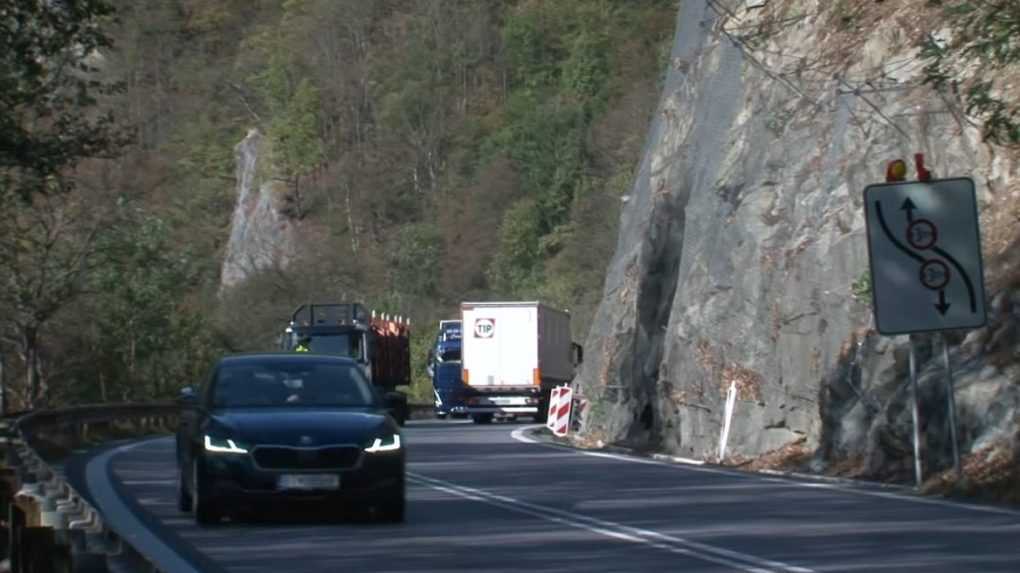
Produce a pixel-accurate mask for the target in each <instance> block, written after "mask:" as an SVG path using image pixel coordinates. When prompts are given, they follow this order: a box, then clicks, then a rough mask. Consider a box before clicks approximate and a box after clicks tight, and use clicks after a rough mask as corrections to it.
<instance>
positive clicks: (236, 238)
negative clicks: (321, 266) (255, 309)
mask: <svg viewBox="0 0 1020 573" xmlns="http://www.w3.org/2000/svg"><path fill="white" fill-rule="evenodd" d="M264 147H265V145H264V138H263V136H262V134H261V133H259V132H258V130H255V129H253V130H251V131H249V132H248V135H247V136H246V137H245V138H244V140H242V141H241V142H240V143H238V144H237V147H235V148H234V154H235V157H236V158H237V206H236V207H235V208H234V215H233V219H232V220H231V222H230V240H229V242H228V243H227V252H226V255H225V256H224V259H223V268H222V272H221V275H220V287H221V288H230V287H233V286H235V285H238V284H240V283H241V282H243V281H244V280H245V279H246V278H248V276H250V275H251V274H252V273H255V272H257V271H261V270H265V269H269V268H273V267H275V266H279V267H286V266H287V264H288V263H289V262H290V261H291V260H292V258H293V252H294V251H293V249H294V228H293V224H292V223H291V221H290V219H289V218H288V217H286V216H285V215H283V214H282V208H281V206H282V202H283V199H284V197H285V191H284V190H283V189H282V185H281V184H280V183H278V182H275V181H273V180H271V179H270V178H269V177H266V176H265V175H264V174H265V173H271V171H272V168H271V167H270V166H267V165H266V163H267V160H266V158H265V156H266V155H267V154H266V153H265V149H264Z"/></svg>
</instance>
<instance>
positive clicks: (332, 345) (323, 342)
mask: <svg viewBox="0 0 1020 573" xmlns="http://www.w3.org/2000/svg"><path fill="white" fill-rule="evenodd" d="M360 341H361V337H360V336H351V335H349V334H316V335H315V336H312V337H311V339H310V341H309V350H311V351H312V352H315V353H317V354H334V355H337V356H345V357H347V358H361V346H360V344H359V342H360Z"/></svg>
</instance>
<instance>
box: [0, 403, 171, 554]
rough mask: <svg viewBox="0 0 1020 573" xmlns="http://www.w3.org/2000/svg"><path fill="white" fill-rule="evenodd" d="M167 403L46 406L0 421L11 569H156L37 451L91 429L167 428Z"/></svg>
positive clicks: (73, 441)
mask: <svg viewBox="0 0 1020 573" xmlns="http://www.w3.org/2000/svg"><path fill="white" fill-rule="evenodd" d="M177 415H178V407H177V405H176V404H174V403H172V402H158V403H148V404H116V405H107V406H79V407H74V408H64V409H59V410H44V411H37V412H32V413H28V414H24V415H21V416H19V417H17V418H8V419H6V420H3V421H2V422H0V434H2V437H0V509H2V511H3V516H2V517H3V518H4V523H3V526H4V527H3V529H4V530H5V531H4V532H3V533H5V535H3V536H2V537H3V539H0V547H2V548H3V549H4V554H5V555H6V556H7V558H6V560H5V563H6V565H7V570H8V571H12V572H14V573H28V572H32V573H46V572H53V573H64V572H67V573H86V572H93V571H96V572H100V571H102V572H105V571H157V569H156V568H155V566H154V565H152V564H151V563H149V562H148V560H147V559H146V558H145V557H144V556H143V555H141V554H139V553H138V552H137V551H135V550H134V549H133V548H132V547H131V546H130V544H128V543H125V542H124V541H123V538H122V536H121V535H120V534H119V533H118V532H116V531H113V530H112V529H110V528H109V527H107V526H106V524H104V523H103V520H102V518H101V515H100V513H99V511H97V509H96V508H95V507H93V506H92V505H91V504H89V502H88V501H86V500H85V499H84V498H83V497H82V496H81V494H80V493H79V492H78V491H76V490H75V489H74V488H73V487H72V486H71V485H70V484H69V483H68V482H67V480H66V479H65V478H64V476H63V475H61V474H60V472H58V471H56V470H55V469H54V468H53V467H52V466H51V465H50V464H49V463H48V462H47V461H46V460H45V459H43V456H41V455H40V454H39V451H38V449H39V448H40V445H45V446H46V447H52V446H53V445H54V444H58V445H63V446H65V447H73V446H75V445H80V444H82V443H84V442H86V441H87V440H88V439H89V437H90V434H93V435H94V434H95V433H97V432H99V431H110V430H114V431H116V432H118V433H122V434H135V435H140V434H142V433H156V432H166V431H168V430H169V429H170V428H172V427H173V426H174V425H175V422H176V419H177Z"/></svg>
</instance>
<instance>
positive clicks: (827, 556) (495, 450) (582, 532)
mask: <svg viewBox="0 0 1020 573" xmlns="http://www.w3.org/2000/svg"><path fill="white" fill-rule="evenodd" d="M512 429H514V427H513V426H507V425H499V424H497V425H492V426H474V425H471V424H463V423H456V422H412V423H410V424H409V425H408V427H407V428H406V430H405V437H406V442H407V444H408V446H407V447H408V460H409V466H408V472H409V486H408V499H409V507H408V518H407V523H405V524H402V525H378V524H369V523H362V522H356V521H350V520H342V519H341V520H330V521H328V522H322V521H314V520H312V521H309V520H287V521H285V522H279V521H276V522H271V521H270V522H240V523H226V524H224V525H221V526H217V527H212V528H201V527H197V526H195V524H194V522H193V520H192V519H191V516H190V515H187V514H181V513H179V512H178V511H177V509H176V504H175V497H174V496H175V465H174V456H173V441H172V440H171V439H156V440H150V441H146V442H141V443H136V444H132V445H129V446H122V447H119V448H116V449H113V450H108V451H106V452H104V453H102V454H100V455H96V456H93V457H91V458H89V459H88V460H86V461H87V467H86V468H85V470H84V471H82V472H81V474H82V475H83V476H84V479H85V481H86V482H88V483H87V484H86V485H87V489H88V490H89V492H90V495H92V496H93V497H94V498H95V497H97V496H96V493H97V492H105V493H101V495H102V496H109V495H111V494H110V492H111V491H112V492H114V493H115V494H116V495H117V496H119V497H121V498H122V501H123V503H119V504H117V503H114V504H110V505H113V506H117V507H115V508H114V511H118V512H121V513H125V512H129V513H132V514H134V515H133V516H132V517H134V519H135V521H136V523H137V525H136V526H135V527H145V528H147V529H148V530H149V531H150V532H151V533H152V534H153V535H151V536H150V537H152V538H156V539H157V540H158V541H161V542H162V543H164V545H165V548H164V549H169V550H170V551H172V552H176V553H178V554H179V555H180V556H181V557H182V559H186V560H188V562H189V563H190V564H191V565H190V568H191V569H192V570H196V571H208V572H213V571H232V572H233V571H237V572H261V571H274V572H275V571H303V572H304V571H308V572H317V571H322V572H327V571H329V572H332V571H337V570H341V569H346V570H355V571H380V572H405V571H406V572H409V571H466V570H471V571H530V572H534V571H564V570H574V571H593V572H599V571H607V572H608V571H651V570H668V571H692V572H709V571H711V572H715V571H754V572H762V571H782V572H796V573H810V572H815V571H817V572H822V571H867V572H876V571H897V572H900V571H924V572H925V573H932V572H936V571H945V572H963V571H966V572H977V571H1002V572H1007V571H1009V572H1015V571H1017V567H1018V566H1017V563H1018V562H1020V551H1018V549H1017V543H1016V539H1017V538H1018V536H1020V513H1018V512H1014V511H1010V510H1005V509H998V508H988V507H979V506H968V505H964V504H955V503H950V502H942V501H938V500H927V499H918V498H913V497H910V496H901V495H898V494H895V493H889V492H885V491H880V490H878V489H871V490H868V489H848V488H843V487H837V486H832V485H829V484H819V483H815V482H803V481H796V480H787V479H778V478H768V477H762V476H756V475H749V474H740V473H736V472H729V471H719V470H713V469H709V468H698V467H690V466H676V465H670V464H664V463H658V462H652V461H649V460H641V459H632V458H624V457H620V456H612V455H605V454H602V455H598V454H596V455H592V454H586V453H581V452H574V451H570V450H565V449H560V448H554V447H549V446H544V445H541V444H528V443H522V442H520V441H518V440H515V439H513V438H512V437H511V435H510V433H511V430H512ZM104 480H109V481H112V482H113V483H112V484H106V483H103V481H104ZM97 501H99V502H100V505H101V506H102V505H103V503H102V500H101V499H98V500H97ZM103 510H104V511H106V510H107V508H106V507H103ZM109 517H114V518H116V517H117V516H109ZM120 518H122V519H125V517H124V516H120ZM184 567H185V566H183V565H182V568H184Z"/></svg>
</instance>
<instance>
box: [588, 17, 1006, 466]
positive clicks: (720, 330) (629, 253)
mask: <svg viewBox="0 0 1020 573" xmlns="http://www.w3.org/2000/svg"><path fill="white" fill-rule="evenodd" d="M749 4H750V5H753V4H764V7H761V8H757V9H752V8H748V5H749ZM848 4H852V5H854V6H856V5H857V4H861V5H862V6H864V5H867V6H866V7H862V8H860V9H859V10H856V12H854V13H853V17H852V19H850V20H849V21H848V20H847V16H846V15H845V14H844V13H843V12H842V11H843V10H846V5H848ZM920 4H922V3H920V2H908V1H904V2H892V3H846V2H831V3H830V2H817V1H810V0H786V1H778V0H775V1H772V2H757V3H745V2H736V1H730V2H720V1H711V2H708V1H706V0H684V1H682V2H680V8H679V12H678V17H677V25H676V35H675V43H674V47H673V50H672V53H671V61H670V68H669V71H668V75H667V77H666V79H665V82H664V88H663V93H662V97H661V102H660V105H659V110H658V113H657V115H656V117H655V119H654V121H653V123H652V125H651V127H650V134H649V136H648V139H647V143H646V149H645V154H644V158H643V160H642V163H641V166H640V171H639V175H638V177H637V180H636V181H635V183H634V186H633V189H632V191H631V192H630V194H629V195H628V196H627V197H625V198H624V199H625V201H626V203H625V207H624V210H623V214H622V216H621V227H620V233H619V238H618V244H617V249H616V253H615V255H614V258H613V260H612V262H611V264H610V267H609V270H608V273H607V278H606V282H605V286H604V293H603V300H602V303H601V306H600V308H599V310H598V313H597V315H596V318H595V320H594V324H593V328H592V330H591V332H590V335H589V337H588V340H587V342H586V353H585V355H586V357H587V360H586V363H585V364H584V366H583V368H582V370H581V372H580V373H579V375H578V379H577V381H576V383H577V384H578V386H579V387H580V390H581V392H582V394H583V395H584V397H585V398H586V399H588V400H589V401H590V406H589V408H588V410H587V412H586V415H585V416H584V420H583V429H582V433H581V436H580V439H581V440H582V441H589V442H603V443H614V442H615V443H624V444H630V445H635V446H639V447H648V448H655V449H661V450H666V451H671V452H674V453H677V454H680V455H686V456H693V457H698V458H702V459H715V458H717V456H718V446H719V437H720V430H721V425H722V421H723V404H724V401H725V396H726V391H727V389H728V388H729V387H730V386H731V384H735V387H736V388H737V390H738V397H737V401H736V406H735V413H734V417H733V424H732V430H731V433H730V438H729V447H728V450H727V454H728V458H729V459H728V460H727V461H728V462H730V463H737V462H742V461H747V460H751V459H755V458H758V457H760V456H763V455H765V454H772V455H773V456H779V457H782V456H786V457H796V458H798V459H800V460H802V462H803V464H804V466H805V467H808V466H809V467H812V468H813V469H815V470H817V471H829V472H835V471H840V472H843V473H856V474H861V475H871V476H884V477H904V476H906V475H911V474H909V471H910V469H909V468H910V467H911V466H910V464H911V463H912V462H911V453H910V452H911V445H910V404H911V403H912V402H911V400H912V397H911V393H910V391H909V384H908V376H907V348H908V346H907V344H908V338H907V337H903V336H901V337H891V338H890V337H881V336H879V335H877V334H876V333H875V332H874V329H873V328H874V326H873V324H872V319H871V309H870V304H869V298H870V297H869V293H868V289H867V282H868V275H867V269H868V258H867V257H868V255H867V245H866V241H865V234H864V230H865V221H864V211H863V205H862V192H863V190H864V188H865V187H866V186H867V185H869V184H871V183H876V182H881V181H883V178H884V170H885V165H886V163H887V162H888V161H889V160H891V159H895V158H905V159H906V158H911V157H912V156H913V154H914V153H917V152H921V153H924V154H925V155H926V159H927V163H928V165H929V167H930V168H932V170H933V171H934V173H935V175H936V176H950V175H952V176H970V177H973V178H974V180H975V182H976V184H977V189H978V195H979V202H980V212H981V223H982V232H983V238H982V240H983V246H984V256H985V266H986V280H987V282H988V285H989V289H988V299H989V301H990V302H989V308H990V312H991V319H990V325H989V327H987V328H984V329H981V330H977V331H973V332H971V333H969V334H968V333H949V334H948V335H947V340H948V341H949V344H950V355H951V359H952V362H953V364H954V369H955V374H956V388H957V391H956V394H955V395H956V400H957V404H958V408H959V412H960V422H961V441H962V448H963V451H964V452H965V454H968V457H967V458H966V459H967V463H968V464H971V465H974V464H978V465H980V464H981V463H985V462H988V463H991V462H992V461H994V460H999V459H1002V460H1005V459H1009V458H1010V457H1011V456H1015V451H1016V447H1017V436H1016V434H1017V426H1018V406H1020V386H1018V383H1017V381H1018V380H1020V368H1018V358H1020V354H1018V335H1017V331H1018V327H1017V321H1018V319H1020V294H1018V291H1017V287H1018V286H1020V272H1018V266H1017V262H1018V260H1020V257H1018V256H1017V255H1016V254H1015V252H1016V250H1017V249H1016V248H1015V247H1016V237H1017V233H1016V223H1017V221H1018V220H1020V217H1018V214H1020V209H1018V205H1020V177H1018V175H1017V169H1018V161H1017V154H1016V152H1015V150H1013V151H1009V150H1006V149H1004V148H1001V147H996V146H994V145H990V144H988V143H985V142H983V141H982V135H981V130H980V126H979V125H975V124H974V123H973V122H972V121H970V120H968V119H967V118H965V117H964V115H963V114H962V113H961V112H960V111H959V106H958V105H957V104H955V103H954V102H953V101H950V100H949V99H948V98H944V97H941V96H940V95H939V94H938V93H936V92H934V91H932V89H931V88H930V87H929V86H927V85H923V83H922V82H921V74H922V73H923V67H924V62H923V61H922V60H921V59H920V58H919V57H918V49H917V45H918V44H919V38H920V35H921V34H925V33H927V32H928V31H930V30H929V29H928V28H926V27H925V26H929V27H930V25H928V24H926V23H925V21H924V20H923V19H922V18H919V17H918V16H917V12H916V10H917V9H919V8H918V6H919V5H920ZM915 5H918V6H915ZM911 171H913V169H911ZM911 175H913V174H912V173H911ZM1011 247H1013V248H1012V249H1011ZM915 342H916V345H917V348H918V357H919V368H920V373H921V411H922V427H923V429H924V433H925V435H924V452H923V454H924V457H925V460H926V464H927V468H926V469H927V470H929V471H931V470H937V469H942V468H945V467H946V465H947V464H948V463H949V462H948V459H949V446H948V441H947V440H948V434H947V430H946V407H945V396H946V391H945V386H944V383H943V379H944V376H943V369H942V361H941V358H942V351H941V346H940V345H939V343H938V339H937V338H935V337H932V336H928V335H925V336H918V335H915ZM1000 465H1001V464H1000ZM968 467H970V466H968Z"/></svg>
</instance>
